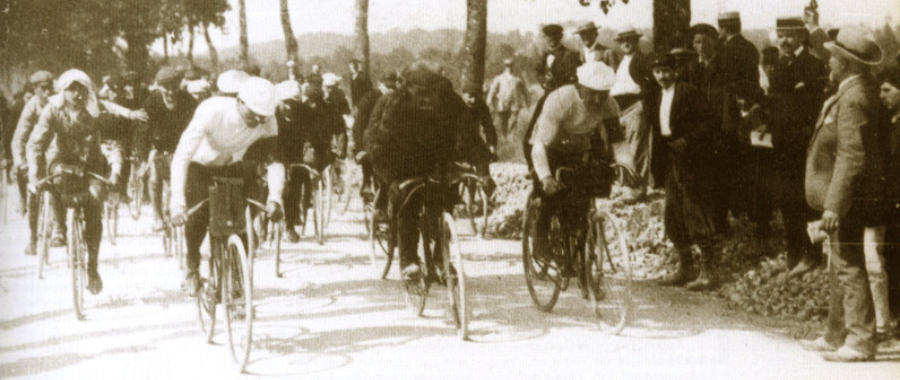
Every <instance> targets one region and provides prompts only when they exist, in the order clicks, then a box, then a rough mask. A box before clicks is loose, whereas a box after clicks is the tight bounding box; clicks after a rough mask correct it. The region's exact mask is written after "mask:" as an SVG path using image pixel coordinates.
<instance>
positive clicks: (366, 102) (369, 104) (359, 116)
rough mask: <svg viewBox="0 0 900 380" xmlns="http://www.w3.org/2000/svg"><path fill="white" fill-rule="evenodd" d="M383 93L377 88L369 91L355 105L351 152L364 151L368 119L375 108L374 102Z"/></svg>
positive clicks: (365, 149)
mask: <svg viewBox="0 0 900 380" xmlns="http://www.w3.org/2000/svg"><path fill="white" fill-rule="evenodd" d="M382 96H384V94H382V93H381V91H379V90H372V91H369V93H368V94H366V96H363V97H362V99H361V100H360V102H359V104H358V105H357V106H356V118H354V119H353V153H354V154H359V153H360V152H366V151H368V149H367V148H366V139H365V135H366V129H368V128H369V121H370V120H371V119H372V112H373V111H374V110H375V104H377V103H378V99H381V97H382Z"/></svg>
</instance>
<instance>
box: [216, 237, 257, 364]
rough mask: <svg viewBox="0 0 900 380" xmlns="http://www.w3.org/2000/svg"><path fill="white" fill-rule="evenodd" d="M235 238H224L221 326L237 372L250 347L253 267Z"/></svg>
mask: <svg viewBox="0 0 900 380" xmlns="http://www.w3.org/2000/svg"><path fill="white" fill-rule="evenodd" d="M251 260H252V259H250V258H248V256H247V252H246V251H245V250H244V243H243V242H242V241H241V239H240V238H239V237H238V236H237V235H232V236H230V237H229V238H228V245H227V246H226V253H225V265H224V275H225V286H223V287H222V299H223V300H224V302H225V322H226V327H227V328H226V331H227V332H228V348H229V349H230V350H231V357H232V358H233V359H234V361H235V362H236V363H238V365H239V366H240V368H241V372H244V369H245V368H246V367H247V362H248V360H249V359H250V349H251V346H252V344H253V273H252V271H253V264H252V263H251Z"/></svg>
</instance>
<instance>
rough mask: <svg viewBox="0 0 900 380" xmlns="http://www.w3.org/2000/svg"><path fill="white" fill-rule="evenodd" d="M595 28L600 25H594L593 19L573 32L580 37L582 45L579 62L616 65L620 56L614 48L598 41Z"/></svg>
mask: <svg viewBox="0 0 900 380" xmlns="http://www.w3.org/2000/svg"><path fill="white" fill-rule="evenodd" d="M597 29H600V27H598V26H597V25H594V22H593V21H588V22H586V23H584V24H581V25H580V26H579V27H578V29H576V30H575V33H574V34H575V35H577V36H578V37H579V38H580V39H581V43H582V44H583V45H584V48H582V49H581V52H580V54H581V63H585V62H603V63H605V64H606V65H607V66H609V67H618V66H619V61H620V60H621V59H622V58H621V57H620V56H619V53H618V52H616V51H615V50H614V49H610V48H608V47H606V46H604V45H603V44H601V43H600V40H599V39H597V37H598V36H599V33H597Z"/></svg>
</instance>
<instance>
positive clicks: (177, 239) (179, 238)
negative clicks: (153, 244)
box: [172, 226, 187, 269]
mask: <svg viewBox="0 0 900 380" xmlns="http://www.w3.org/2000/svg"><path fill="white" fill-rule="evenodd" d="M173 236H174V239H173V240H172V246H173V248H174V249H175V257H177V258H178V269H184V266H185V256H184V253H185V250H186V249H187V248H186V247H185V245H184V244H185V243H184V226H177V227H175V229H174V234H173Z"/></svg>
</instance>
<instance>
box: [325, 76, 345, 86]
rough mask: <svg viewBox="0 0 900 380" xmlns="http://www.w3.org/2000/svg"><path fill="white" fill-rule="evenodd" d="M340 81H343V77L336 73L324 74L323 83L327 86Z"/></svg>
mask: <svg viewBox="0 0 900 380" xmlns="http://www.w3.org/2000/svg"><path fill="white" fill-rule="evenodd" d="M340 81H341V77H339V76H337V75H335V74H334V73H325V74H322V85H323V86H325V87H331V86H334V85H336V84H338V82H340Z"/></svg>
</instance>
